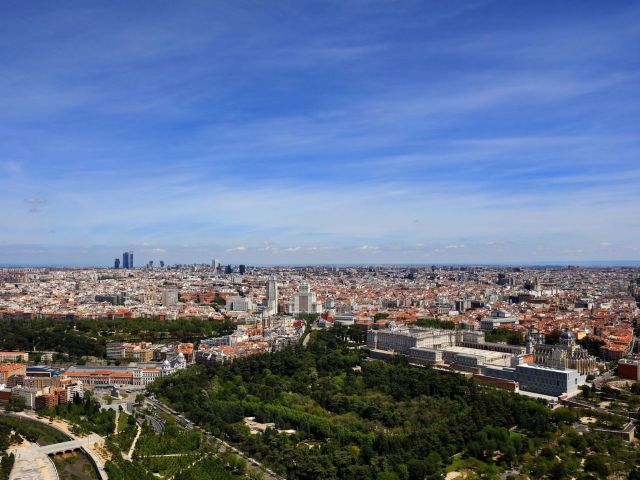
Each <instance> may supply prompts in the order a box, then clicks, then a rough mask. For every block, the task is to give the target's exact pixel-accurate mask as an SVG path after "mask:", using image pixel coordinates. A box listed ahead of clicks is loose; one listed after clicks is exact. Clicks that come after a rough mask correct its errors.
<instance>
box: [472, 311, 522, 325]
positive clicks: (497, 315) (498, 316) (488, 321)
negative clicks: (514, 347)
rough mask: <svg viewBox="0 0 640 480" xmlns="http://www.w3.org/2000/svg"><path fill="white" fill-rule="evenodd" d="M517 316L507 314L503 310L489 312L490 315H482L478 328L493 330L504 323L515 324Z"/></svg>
mask: <svg viewBox="0 0 640 480" xmlns="http://www.w3.org/2000/svg"><path fill="white" fill-rule="evenodd" d="M518 323H519V322H518V317H514V316H513V315H510V314H508V313H507V312H505V311H504V310H496V311H495V312H491V316H490V317H484V318H483V319H482V320H480V328H481V329H482V330H494V329H496V328H501V327H503V326H504V325H517V324H518Z"/></svg>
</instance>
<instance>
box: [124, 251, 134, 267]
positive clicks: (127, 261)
mask: <svg viewBox="0 0 640 480" xmlns="http://www.w3.org/2000/svg"><path fill="white" fill-rule="evenodd" d="M122 268H133V252H132V251H128V252H124V253H123V254H122Z"/></svg>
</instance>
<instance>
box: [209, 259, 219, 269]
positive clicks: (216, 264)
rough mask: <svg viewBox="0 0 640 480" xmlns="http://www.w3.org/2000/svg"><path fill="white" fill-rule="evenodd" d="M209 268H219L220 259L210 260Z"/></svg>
mask: <svg viewBox="0 0 640 480" xmlns="http://www.w3.org/2000/svg"><path fill="white" fill-rule="evenodd" d="M211 268H213V269H214V270H218V269H219V268H220V260H218V259H217V258H214V259H213V260H211Z"/></svg>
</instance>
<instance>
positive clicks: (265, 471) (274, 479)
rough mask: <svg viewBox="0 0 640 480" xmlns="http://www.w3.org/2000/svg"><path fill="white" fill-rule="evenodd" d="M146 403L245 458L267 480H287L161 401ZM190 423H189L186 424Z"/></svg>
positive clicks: (224, 449)
mask: <svg viewBox="0 0 640 480" xmlns="http://www.w3.org/2000/svg"><path fill="white" fill-rule="evenodd" d="M145 402H146V403H148V404H150V405H151V406H153V407H155V408H157V409H158V410H160V411H162V412H164V413H165V414H167V415H170V416H172V417H173V418H174V419H175V420H176V422H177V423H178V424H181V425H185V424H186V425H190V426H191V428H194V429H196V430H198V431H200V432H202V433H203V434H204V436H205V437H206V438H207V439H208V440H213V441H214V442H216V444H217V445H218V451H220V452H223V453H224V452H227V451H228V452H232V453H234V454H236V455H238V456H240V457H242V458H244V459H245V460H246V461H247V463H248V465H249V467H250V468H251V467H252V468H254V469H257V470H259V471H260V472H261V473H262V475H264V478H265V480H286V479H285V478H284V477H281V476H280V475H278V474H277V473H275V472H274V471H273V470H271V469H270V468H267V467H265V466H264V465H262V464H261V463H260V462H258V461H257V460H256V459H255V458H251V457H249V456H248V455H246V454H245V453H244V452H242V451H240V450H238V449H237V448H236V447H234V446H233V445H230V444H229V443H227V442H225V441H224V440H222V439H220V438H218V437H215V436H213V435H212V434H211V433H209V432H207V431H205V430H203V429H202V428H200V427H198V426H197V425H193V424H192V423H191V422H189V421H188V420H186V419H185V418H184V417H183V416H182V415H180V414H179V413H178V412H176V411H175V410H173V409H172V408H170V407H168V406H166V405H165V404H164V403H162V402H160V401H159V400H156V399H149V398H148V399H146V400H145ZM186 422H188V423H186Z"/></svg>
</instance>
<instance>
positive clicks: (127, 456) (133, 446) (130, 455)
mask: <svg viewBox="0 0 640 480" xmlns="http://www.w3.org/2000/svg"><path fill="white" fill-rule="evenodd" d="M136 426H137V427H138V431H137V432H136V437H135V438H134V439H133V442H132V443H131V448H130V449H129V453H127V455H126V456H125V457H124V458H125V460H129V461H131V459H132V458H133V452H134V450H135V449H136V443H138V439H139V438H140V434H141V433H142V427H140V424H139V423H136Z"/></svg>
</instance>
